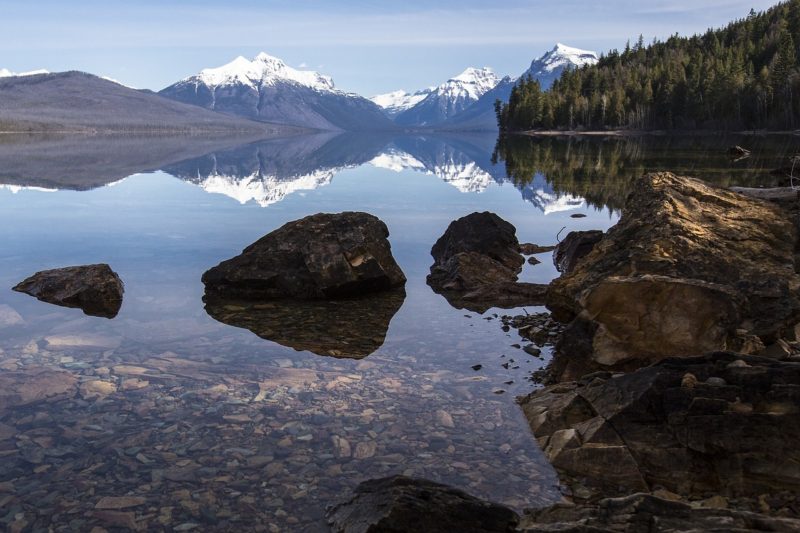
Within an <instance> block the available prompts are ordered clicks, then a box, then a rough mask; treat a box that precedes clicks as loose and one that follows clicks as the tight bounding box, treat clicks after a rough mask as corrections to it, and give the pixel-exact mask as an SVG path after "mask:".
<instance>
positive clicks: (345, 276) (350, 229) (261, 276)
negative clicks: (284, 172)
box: [202, 212, 406, 300]
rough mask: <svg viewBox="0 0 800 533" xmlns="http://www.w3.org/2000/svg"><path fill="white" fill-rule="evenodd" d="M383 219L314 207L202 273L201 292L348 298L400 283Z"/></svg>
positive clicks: (256, 297) (254, 297)
mask: <svg viewBox="0 0 800 533" xmlns="http://www.w3.org/2000/svg"><path fill="white" fill-rule="evenodd" d="M388 236H389V230H388V229H387V228H386V224H384V223H383V222H381V221H380V220H379V219H378V218H377V217H374V216H372V215H370V214H367V213H358V212H345V213H338V214H327V213H319V214H316V215H311V216H308V217H305V218H303V219H300V220H296V221H293V222H289V223H287V224H284V225H283V226H282V227H280V228H278V229H277V230H275V231H273V232H271V233H269V234H267V235H265V236H264V237H262V238H261V239H259V240H258V241H256V242H255V243H253V244H251V245H250V246H248V247H247V248H245V249H244V251H243V252H242V253H241V255H238V256H236V257H234V258H232V259H228V260H227V261H223V262H222V263H220V264H219V265H217V266H216V267H214V268H212V269H210V270H208V271H207V272H206V273H205V274H203V278H202V280H203V283H204V284H205V286H206V296H208V297H219V298H228V299H244V300H267V299H275V298H303V299H326V298H348V297H354V296H361V295H363V294H368V293H373V292H380V291H386V290H389V289H392V288H396V287H400V286H402V285H404V284H405V281H406V278H405V275H404V274H403V271H402V270H400V267H399V266H398V265H397V263H396V262H395V260H394V257H392V251H391V245H390V244H389V241H388V239H387V237H388Z"/></svg>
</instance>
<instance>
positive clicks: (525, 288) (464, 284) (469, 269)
mask: <svg viewBox="0 0 800 533" xmlns="http://www.w3.org/2000/svg"><path fill="white" fill-rule="evenodd" d="M519 250H520V244H519V241H517V237H516V229H515V228H514V226H512V225H511V224H510V223H508V222H506V221H505V220H503V219H502V218H500V217H498V216H497V215H495V214H494V213H488V212H484V213H472V214H471V215H467V216H465V217H463V218H460V219H458V220H456V221H454V222H452V223H451V224H450V226H449V227H448V228H447V231H446V232H445V233H444V235H442V237H441V238H439V240H438V241H436V244H434V246H433V249H432V250H431V255H432V256H433V258H434V263H433V265H432V266H431V273H430V274H429V275H428V285H430V286H431V288H433V290H434V291H436V292H437V293H440V294H442V295H444V296H445V298H447V300H448V302H450V304H451V305H453V306H454V307H458V308H465V309H469V310H472V311H477V312H484V311H486V310H487V309H489V308H491V307H505V308H508V307H518V306H524V305H541V304H542V303H543V300H544V294H545V292H546V286H544V285H537V284H533V283H517V276H518V274H519V273H520V271H521V270H522V265H523V264H524V262H525V260H524V258H523V257H522V255H521V254H520V253H519Z"/></svg>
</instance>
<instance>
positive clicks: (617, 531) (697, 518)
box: [519, 493, 800, 533]
mask: <svg viewBox="0 0 800 533" xmlns="http://www.w3.org/2000/svg"><path fill="white" fill-rule="evenodd" d="M798 528H800V520H796V519H791V518H778V517H770V516H765V515H763V514H758V513H752V512H747V511H738V510H732V509H719V508H712V507H693V506H691V505H687V504H686V503H682V502H677V501H671V500H668V499H664V498H659V497H656V496H653V495H650V494H642V493H638V494H632V495H630V496H625V497H621V498H606V499H604V500H601V501H600V502H598V503H597V504H596V505H569V504H564V505H555V506H552V507H548V508H546V509H542V510H537V511H532V512H530V513H528V514H527V515H526V516H525V517H524V518H523V520H522V523H521V525H520V527H519V531H521V532H525V533H545V532H555V531H559V532H561V533H640V532H642V531H647V532H648V533H677V532H683V533H687V532H696V533H700V532H703V531H720V532H721V531H729V532H730V531H738V532H745V531H776V532H785V533H789V532H792V531H797V530H798Z"/></svg>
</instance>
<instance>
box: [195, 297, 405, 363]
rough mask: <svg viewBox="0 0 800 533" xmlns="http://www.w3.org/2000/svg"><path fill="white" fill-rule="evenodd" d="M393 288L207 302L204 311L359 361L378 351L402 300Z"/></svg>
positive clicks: (300, 346) (266, 335)
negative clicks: (333, 296) (340, 296)
mask: <svg viewBox="0 0 800 533" xmlns="http://www.w3.org/2000/svg"><path fill="white" fill-rule="evenodd" d="M405 296H406V295H405V291H404V290H403V289H395V290H393V291H387V292H382V293H377V294H371V295H367V296H364V297H361V298H352V299H347V300H306V301H302V300H272V301H268V302H258V303H253V302H249V301H238V300H213V299H212V300H208V301H207V302H206V312H207V313H208V314H209V315H210V316H211V317H213V318H214V319H215V320H218V321H220V322H222V323H225V324H229V325H231V326H236V327H240V328H245V329H249V330H250V331H252V332H253V333H255V334H256V335H258V336H259V337H261V338H263V339H267V340H270V341H273V342H277V343H278V344H282V345H284V346H288V347H290V348H294V349H295V350H298V351H301V350H307V351H310V352H313V353H315V354H317V355H323V356H329V357H341V358H349V359H361V358H364V357H367V356H368V355H370V354H372V353H373V352H375V351H376V350H378V349H379V348H380V347H381V346H382V345H383V342H384V340H385V338H386V332H387V331H388V329H389V323H390V322H391V320H392V318H393V317H394V315H395V314H396V313H397V311H399V310H400V307H401V306H402V305H403V301H404V300H405Z"/></svg>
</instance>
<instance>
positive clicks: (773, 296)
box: [547, 173, 800, 377]
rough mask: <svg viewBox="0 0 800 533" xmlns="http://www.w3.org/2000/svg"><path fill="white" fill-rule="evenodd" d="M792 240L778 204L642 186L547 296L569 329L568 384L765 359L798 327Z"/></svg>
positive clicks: (672, 182)
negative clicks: (640, 370) (688, 361)
mask: <svg viewBox="0 0 800 533" xmlns="http://www.w3.org/2000/svg"><path fill="white" fill-rule="evenodd" d="M796 241H797V230H796V229H795V227H794V225H793V224H792V223H791V222H790V221H789V220H788V217H787V215H786V213H785V212H784V211H782V210H781V209H780V208H778V207H776V206H773V205H771V204H768V203H766V202H762V201H759V200H754V199H751V198H747V197H744V196H742V195H739V194H735V193H733V192H730V191H728V190H724V189H717V188H714V187H711V186H708V185H706V184H704V183H703V182H701V181H698V180H695V179H691V178H683V177H678V176H675V175H673V174H670V173H661V174H651V175H649V176H645V177H643V178H641V179H640V180H638V181H637V182H636V184H635V186H634V188H633V191H632V193H631V195H630V196H629V198H628V202H627V204H626V207H625V210H624V212H623V216H622V218H621V219H620V221H619V222H618V223H617V225H616V226H614V227H613V228H611V229H610V230H609V231H608V233H607V234H606V235H605V236H604V237H603V238H602V240H600V242H598V243H597V244H596V245H595V246H594V248H593V250H592V251H591V252H590V253H589V254H588V255H586V256H585V257H584V258H583V259H582V260H580V261H579V262H578V263H577V264H576V265H575V268H574V270H572V271H571V272H567V273H566V274H564V275H562V276H561V277H560V278H558V279H556V280H555V281H553V283H552V284H551V286H550V289H549V291H548V294H547V306H548V307H549V308H550V309H551V310H552V311H553V314H554V316H556V317H557V318H558V319H559V320H562V321H572V323H571V325H570V328H569V329H568V331H567V332H566V333H565V335H564V342H565V344H564V345H562V346H560V347H559V348H560V350H559V351H560V352H562V353H564V354H565V356H568V357H569V358H571V359H574V361H573V363H574V364H575V366H576V367H577V369H576V370H575V372H573V373H572V375H573V376H574V375H579V374H580V372H585V371H587V370H588V369H591V368H592V367H594V368H599V369H603V368H606V369H608V368H621V369H631V368H636V367H639V366H643V365H646V364H650V363H652V362H654V361H658V360H660V359H662V358H664V357H668V356H690V355H698V354H702V353H706V352H709V351H715V350H727V349H733V350H737V351H743V352H746V353H748V352H749V353H755V352H758V351H760V350H761V349H763V343H771V342H773V341H774V340H775V339H776V338H777V337H779V336H780V334H781V333H782V332H783V331H784V330H785V329H787V328H789V327H792V326H794V324H796V323H797V322H798V319H799V318H800V276H798V275H797V274H796V273H795V260H794V252H795V244H796ZM762 341H763V343H762ZM566 377H569V376H566Z"/></svg>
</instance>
